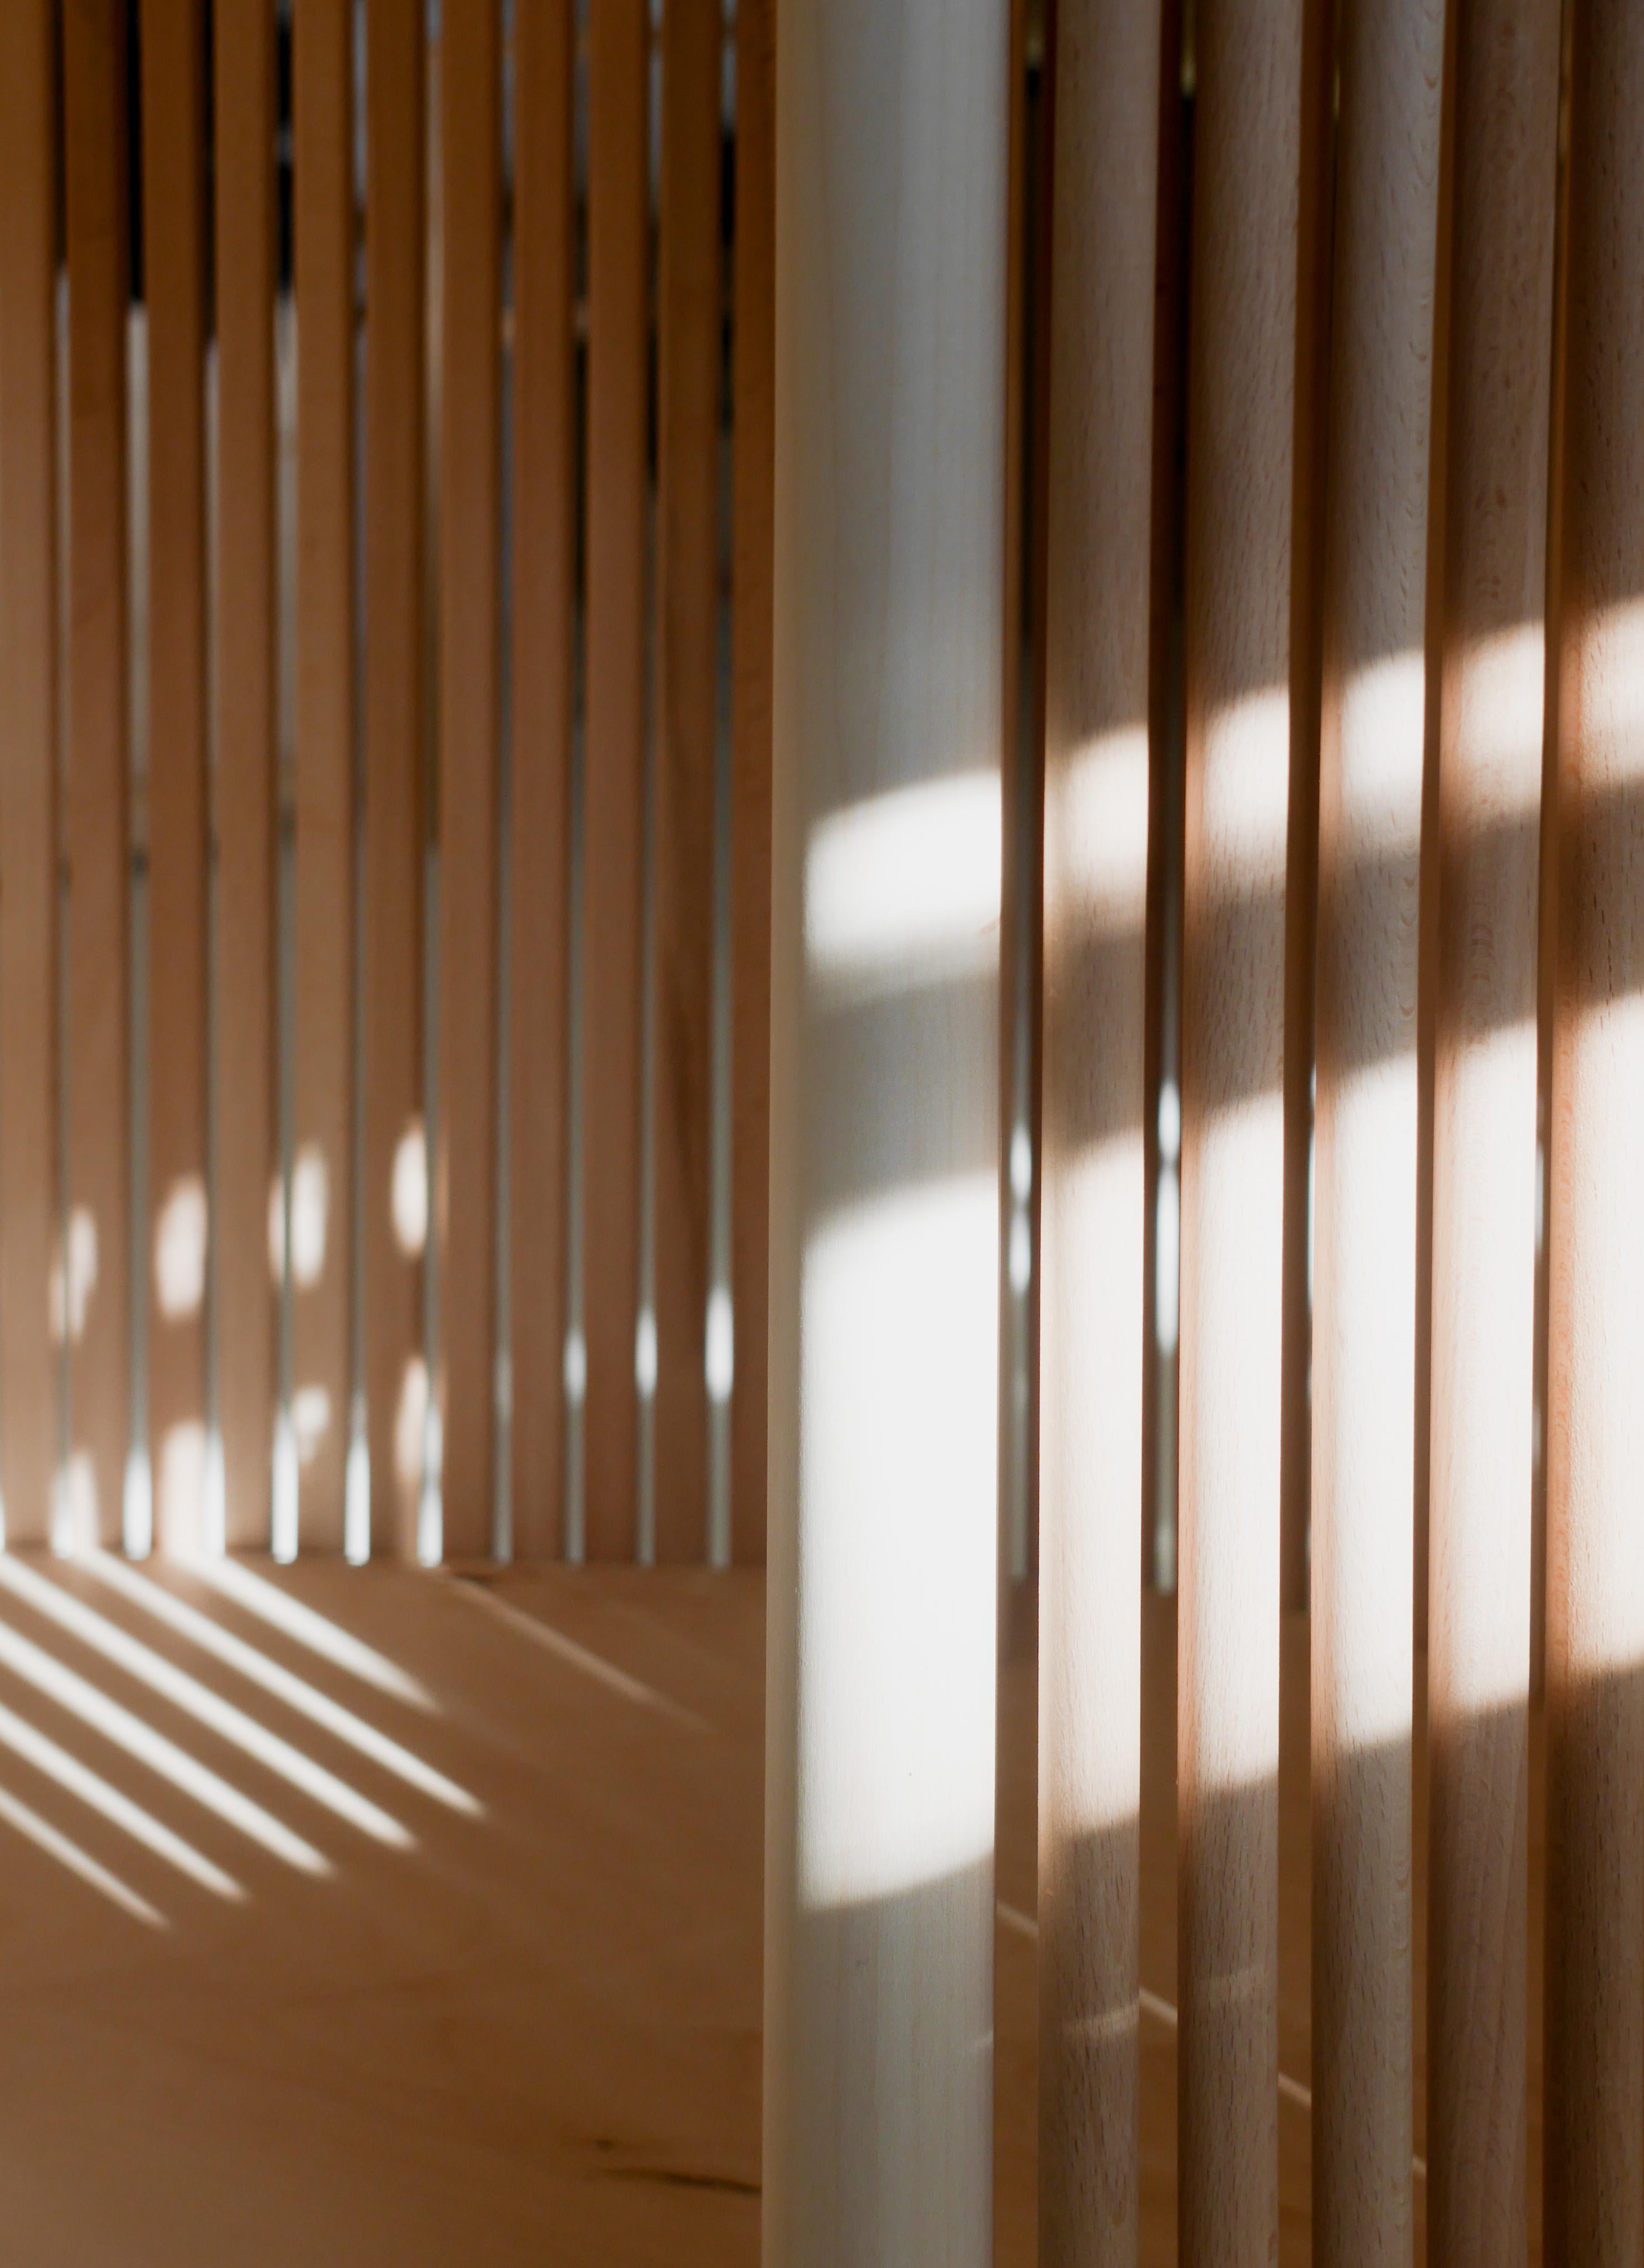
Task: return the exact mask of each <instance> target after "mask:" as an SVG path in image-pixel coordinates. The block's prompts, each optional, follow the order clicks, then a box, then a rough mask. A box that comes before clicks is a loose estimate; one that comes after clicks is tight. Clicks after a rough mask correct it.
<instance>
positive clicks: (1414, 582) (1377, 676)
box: [1311, 0, 1444, 2268]
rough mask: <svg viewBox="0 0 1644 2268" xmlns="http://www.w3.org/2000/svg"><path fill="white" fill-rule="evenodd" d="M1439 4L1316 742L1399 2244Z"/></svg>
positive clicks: (1318, 1623) (1331, 1546) (1354, 1652)
mask: <svg viewBox="0 0 1644 2268" xmlns="http://www.w3.org/2000/svg"><path fill="white" fill-rule="evenodd" d="M1443 55H1444V10H1443V6H1442V4H1441V0H1394V4H1392V5H1390V6H1387V7H1383V8H1378V9H1368V10H1367V9H1356V10H1355V9H1348V10H1345V11H1344V13H1343V18H1342V28H1341V44H1340V50H1339V71H1340V87H1341V95H1340V126H1339V136H1340V139H1339V144H1338V162H1337V205H1336V275H1335V287H1334V298H1333V305H1332V309H1331V400H1330V438H1329V444H1328V450H1327V463H1328V471H1327V475H1326V483H1325V512H1326V527H1325V542H1324V585H1323V702H1322V712H1321V727H1320V741H1319V913H1318V990H1317V1000H1316V1019H1317V1020H1316V1050H1317V1064H1318V1071H1317V1079H1318V1100H1317V1113H1316V1136H1315V1167H1314V1173H1315V1262H1314V1322H1313V1491H1312V1551H1311V1562H1312V1603H1313V1623H1312V1638H1313V1646H1312V1746H1313V1772H1312V1778H1313V2244H1314V2254H1315V2257H1316V2259H1317V2260H1319V2261H1320V2262H1322V2263H1329V2264H1331V2268H1334V2264H1338V2263H1340V2264H1343V2268H1345V2264H1348V2263H1352V2264H1353V2268H1359V2264H1361V2263H1362V2264H1368V2263H1371V2262H1385V2263H1387V2264H1389V2268H1395V2264H1397V2263H1399V2262H1407V2261H1408V2260H1409V2258H1410V2257H1411V2245H1412V2233H1411V2210H1412V2206H1411V2180H1412V2175H1411V2154H1412V2152H1411V2121H1412V2101H1411V1982H1410V1932H1411V1908H1410V1870H1411V1746H1410V1742H1411V1706H1412V1685H1411V1680H1412V1643H1413V1640H1412V1612H1413V1606H1412V1571H1413V1542H1412V1538H1413V1518H1414V1513H1413V1505H1414V1476H1415V1402H1414V1395H1415V1315H1416V1275H1415V1256H1416V977H1417V947H1418V940H1419V919H1418V892H1419V862H1420V850H1421V792H1422V773H1423V752H1424V746H1425V718H1426V684H1427V679H1426V668H1425V659H1424V655H1425V623H1426V596H1425V594H1426V567H1427V469H1428V438H1427V437H1428V426H1429V413H1430V406H1431V378H1430V369H1431V354H1432V341H1433V310H1434V261H1435V256H1436V247H1437V237H1438V177H1439V144H1440V125H1441V114H1440V104H1441V84H1442V64H1443Z"/></svg>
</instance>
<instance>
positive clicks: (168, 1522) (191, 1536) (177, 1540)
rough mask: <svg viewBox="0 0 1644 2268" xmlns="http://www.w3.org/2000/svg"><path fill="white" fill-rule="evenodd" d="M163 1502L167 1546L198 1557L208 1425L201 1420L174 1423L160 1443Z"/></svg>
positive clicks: (202, 1531)
mask: <svg viewBox="0 0 1644 2268" xmlns="http://www.w3.org/2000/svg"><path fill="white" fill-rule="evenodd" d="M159 1504H160V1541H161V1542H162V1543H163V1544H164V1545H165V1547H166V1550H167V1551H171V1552H174V1553H176V1554H177V1555H179V1556H180V1557H186V1558H195V1557H198V1556H199V1553H200V1550H201V1548H202V1546H203V1543H204V1541H205V1428H204V1426H203V1425H200V1424H199V1423H198V1422H197V1420H190V1421H189V1422H188V1423H187V1424H186V1425H173V1426H172V1427H171V1428H170V1430H169V1431H168V1432H167V1433H166V1438H165V1440H163V1441H162V1442H161V1444H160V1462H159ZM130 1557H132V1558H134V1559H140V1558H142V1557H144V1554H143V1553H142V1552H140V1551H134V1552H132V1553H131V1554H130Z"/></svg>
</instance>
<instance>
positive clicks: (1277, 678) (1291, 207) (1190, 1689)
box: [1177, 0, 1303, 2264]
mask: <svg viewBox="0 0 1644 2268" xmlns="http://www.w3.org/2000/svg"><path fill="white" fill-rule="evenodd" d="M1302 21H1303V11H1302V7H1301V0H1275V4H1273V5H1272V6H1271V7H1268V8H1264V9H1263V10H1261V11H1259V12H1257V13H1252V12H1251V11H1247V10H1244V9H1241V8H1239V7H1237V6H1235V5H1232V4H1229V0H1201V4H1200V6H1199V8H1198V19H1197V87H1198V96H1197V104H1196V120H1195V129H1194V134H1195V140H1194V206H1193V284H1192V294H1193V296H1192V321H1191V370H1190V374H1189V400H1188V416H1189V440H1188V453H1187V536H1186V541H1187V559H1186V619H1185V636H1186V647H1185V668H1184V677H1185V692H1186V707H1187V718H1186V721H1187V792H1186V834H1185V873H1186V883H1185V904H1186V916H1185V926H1186V949H1185V959H1184V967H1183V1000H1182V1056H1183V1064H1182V1069H1183V1081H1182V1085H1183V1158H1182V1300H1181V1326H1182V1372H1181V1410H1182V1418H1181V1427H1182V1430H1181V1506H1180V1522H1181V1545H1180V1552H1181V1558H1180V1569H1179V1583H1180V1593H1179V1601H1180V1604H1179V1613H1180V1629H1181V1661H1180V1673H1179V1674H1180V1680H1181V1704H1180V1721H1179V1729H1178V1780H1177V1786H1178V1798H1177V1800H1178V1805H1179V1816H1180V1837H1181V1853H1180V1888H1179V1908H1180V1918H1179V1929H1180V1944H1181V1955H1180V1958H1181V2012H1182V2015H1181V2039H1180V2064H1179V2089H1180V2125H1181V2141H1180V2152H1181V2157H1180V2162H1181V2169H1182V2185H1181V2191H1180V2226H1181V2245H1182V2255H1183V2259H1184V2260H1185V2261H1187V2262H1190V2263H1193V2264H1200V2263H1206V2262H1229V2263H1231V2262H1234V2261H1246V2260H1257V2259H1266V2258H1268V2257H1270V2254H1271V2250H1272V2245H1273V2243H1274V2242H1275V2237H1276V2232H1277V2228H1278V2218H1279V2197H1278V2178H1279V2169H1278V2136H1277V2128H1276V2124H1275V2122H1276V2118H1277V2086H1278V2070H1277V2064H1276V2056H1277V1989H1278V1988H1277V1962H1278V1936H1279V1912H1278V1863H1279V1854H1278V1791H1277V1778H1278V1769H1279V1404H1280V1384H1281V1339H1282V1270H1281V1253H1282V1245H1283V1228H1284V1108H1283V1092H1282V1090H1283V1080H1284V1015H1285V903H1284V882H1285V861H1286V813H1287V804H1288V774H1289V765H1290V729H1289V725H1290V698H1289V693H1290V563H1291V527H1290V513H1291V480H1292V463H1293V454H1294V449H1293V430H1292V424H1293V406H1294V385H1293V378H1294V352H1295V338H1294V328H1295V299H1296V280H1297V260H1298V241H1297V180H1298V168H1299V164H1300V147H1299V136H1300V125H1301V59H1302Z"/></svg>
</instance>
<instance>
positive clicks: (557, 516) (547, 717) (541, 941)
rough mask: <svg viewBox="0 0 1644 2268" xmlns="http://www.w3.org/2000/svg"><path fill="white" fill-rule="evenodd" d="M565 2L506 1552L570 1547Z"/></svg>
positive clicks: (548, 29)
mask: <svg viewBox="0 0 1644 2268" xmlns="http://www.w3.org/2000/svg"><path fill="white" fill-rule="evenodd" d="M575 39H576V26H575V22H574V11H573V9H572V7H571V4H570V0H525V4H524V5H523V6H521V7H520V10H519V13H518V16H517V18H516V22H515V30H514V85H515V88H516V90H517V92H516V95H515V107H514V249H513V338H514V360H513V467H514V474H513V477H514V493H513V507H512V509H513V706H512V726H513V748H512V805H511V818H512V849H511V857H512V884H511V887H512V922H513V932H512V975H511V979H510V981H511V983H512V1034H511V1035H510V1041H509V1046H510V1050H511V1052H510V1077H511V1079H512V1112H513V1124H512V1192H511V1208H512V1209H511V1215H510V1228H509V1233H510V1235H511V1237H512V1282H513V1297H512V1330H513V1337H512V1347H511V1349H510V1351H509V1352H510V1375H511V1379H512V1409H513V1430H512V1440H513V1476H512V1502H513V1548H514V1551H515V1553H516V1554H517V1555H518V1556H519V1557H525V1558H541V1557H549V1556H552V1555H555V1554H557V1553H558V1552H559V1551H561V1550H563V1549H564V1473H565V1432H564V1413H565V1402H564V1366H565V1225H566V1220H567V1217H568V1209H567V1203H566V1188H565V1172H566V1165H567V1159H568V1147H567V1141H566V1135H567V1110H566V1106H567V1097H568V1073H569V1069H570V1057H569V1045H568V1041H569V1035H568V1032H567V1028H566V1005H567V992H566V986H567V982H568V976H569V970H568V959H569V951H568V948H569V932H568V916H569V908H570V888H571V871H570V858H571V701H572V688H573V683H574V673H575V653H574V645H573V640H574V627H573V618H574V608H575V604H576V573H577V470H576V446H577V404H576V360H575V343H574V335H573V329H572V320H573V319H572V302H573V298H574V294H575V269H576V241H575V227H576V209H575V187H574V182H573V178H572V165H573V151H572V134H573V111H574V103H575V69H576V63H575Z"/></svg>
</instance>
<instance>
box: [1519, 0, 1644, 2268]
mask: <svg viewBox="0 0 1644 2268" xmlns="http://www.w3.org/2000/svg"><path fill="white" fill-rule="evenodd" d="M1573 33H1574V38H1573V52H1574V67H1573V71H1572V77H1571V90H1570V144H1569V148H1570V170H1569V199H1570V210H1569V268H1568V289H1569V305H1568V322H1569V338H1568V353H1569V365H1568V395H1567V410H1566V417H1565V428H1564V434H1563V443H1564V449H1565V462H1564V498H1563V504H1564V540H1563V557H1562V592H1561V597H1562V606H1563V619H1562V623H1561V636H1560V652H1559V751H1558V765H1557V774H1556V804H1555V825H1556V828H1557V871H1558V885H1557V887H1558V893H1559V903H1558V924H1557V934H1558V946H1557V954H1558V958H1557V965H1556V977H1555V990H1554V1005H1553V1019H1554V1023H1553V1066H1552V1176H1551V1182H1552V1187H1551V1213H1550V1230H1551V1235H1552V1256H1551V1270H1550V1298H1549V1360H1548V1410H1547V1424H1548V1463H1547V1972H1546V1994H1547V1999H1546V2129H1545V2148H1546V2172H1545V2181H1546V2188H1545V2214H1546V2218H1545V2230H1544V2258H1545V2260H1546V2262H1547V2268H1620V2264H1621V2263H1622V2262H1624V2261H1625V2262H1627V2263H1636V2262H1637V2260H1638V2258H1639V2257H1640V2251H1644V2151H1640V2132H1644V1550H1640V1514H1641V1513H1644V1392H1640V1377H1644V1296H1641V1294H1640V1286H1641V1285H1644V1173H1640V1159H1639V1128H1640V1122H1641V1121H1644V144H1641V143H1640V132H1639V122H1640V118H1644V11H1641V10H1640V9H1639V8H1638V7H1637V6H1636V5H1634V4H1631V0H1581V4H1578V5H1576V7H1575V9H1574V26H1573Z"/></svg>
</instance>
